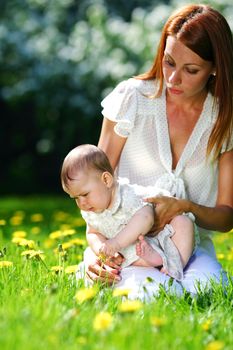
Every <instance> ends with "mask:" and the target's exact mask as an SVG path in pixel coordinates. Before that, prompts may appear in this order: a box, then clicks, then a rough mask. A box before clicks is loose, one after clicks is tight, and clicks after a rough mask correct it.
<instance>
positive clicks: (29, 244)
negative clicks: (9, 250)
mask: <svg viewBox="0 0 233 350" xmlns="http://www.w3.org/2000/svg"><path fill="white" fill-rule="evenodd" d="M11 242H12V243H14V244H17V245H19V246H21V247H27V248H31V249H32V248H35V246H36V244H35V242H34V241H33V240H29V239H25V238H21V237H13V238H12V240H11Z"/></svg>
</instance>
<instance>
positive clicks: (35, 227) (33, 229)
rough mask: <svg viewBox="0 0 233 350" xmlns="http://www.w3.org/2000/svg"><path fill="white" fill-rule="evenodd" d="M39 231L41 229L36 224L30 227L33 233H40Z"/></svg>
mask: <svg viewBox="0 0 233 350" xmlns="http://www.w3.org/2000/svg"><path fill="white" fill-rule="evenodd" d="M40 231H41V229H40V227H38V226H34V227H32V228H31V233H32V234H33V235H38V234H39V233H40Z"/></svg>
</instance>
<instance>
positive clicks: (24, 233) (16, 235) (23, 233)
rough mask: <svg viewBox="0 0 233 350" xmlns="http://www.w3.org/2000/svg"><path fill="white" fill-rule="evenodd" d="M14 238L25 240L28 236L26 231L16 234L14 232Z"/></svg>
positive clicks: (16, 232)
mask: <svg viewBox="0 0 233 350" xmlns="http://www.w3.org/2000/svg"><path fill="white" fill-rule="evenodd" d="M12 236H13V237H15V238H25V237H26V236H27V232H26V231H15V232H13V234H12Z"/></svg>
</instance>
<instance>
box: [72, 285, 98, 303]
mask: <svg viewBox="0 0 233 350" xmlns="http://www.w3.org/2000/svg"><path fill="white" fill-rule="evenodd" d="M97 292H98V289H97V288H96V287H95V286H94V287H88V288H82V289H80V290H79V291H78V292H77V293H76V294H75V299H76V301H77V302H79V303H83V302H84V301H87V300H91V299H93V298H94V297H95V296H96V294H97Z"/></svg>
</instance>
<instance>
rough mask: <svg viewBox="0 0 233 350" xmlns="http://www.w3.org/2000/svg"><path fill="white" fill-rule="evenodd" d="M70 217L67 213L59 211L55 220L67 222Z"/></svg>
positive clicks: (55, 215)
mask: <svg viewBox="0 0 233 350" xmlns="http://www.w3.org/2000/svg"><path fill="white" fill-rule="evenodd" d="M68 217H69V214H68V213H65V212H64V211H57V212H55V213H54V215H53V218H54V220H55V221H65V220H67V218H68Z"/></svg>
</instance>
